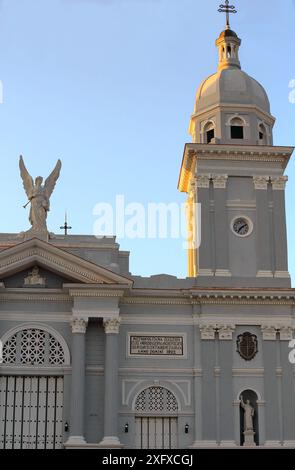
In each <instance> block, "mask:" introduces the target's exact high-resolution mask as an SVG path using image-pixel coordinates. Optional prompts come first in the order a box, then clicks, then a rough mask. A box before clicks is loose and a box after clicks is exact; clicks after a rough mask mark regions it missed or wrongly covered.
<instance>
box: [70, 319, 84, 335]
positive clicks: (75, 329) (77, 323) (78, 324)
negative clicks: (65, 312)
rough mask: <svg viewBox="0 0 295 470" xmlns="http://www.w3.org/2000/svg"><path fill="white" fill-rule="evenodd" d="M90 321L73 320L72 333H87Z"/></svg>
mask: <svg viewBox="0 0 295 470" xmlns="http://www.w3.org/2000/svg"><path fill="white" fill-rule="evenodd" d="M87 325H88V320H87V319H85V318H72V320H71V327H72V333H83V334H85V333H86V329H87Z"/></svg>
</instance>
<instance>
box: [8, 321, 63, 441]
mask: <svg viewBox="0 0 295 470" xmlns="http://www.w3.org/2000/svg"><path fill="white" fill-rule="evenodd" d="M2 344H3V354H2V355H3V362H2V366H1V368H0V449H57V448H62V446H63V391H64V378H63V367H64V366H65V365H67V364H69V362H70V358H69V351H68V349H67V347H66V346H65V343H64V341H63V340H62V339H61V337H59V335H58V333H56V335H55V333H54V331H51V329H49V328H48V329H47V331H46V329H43V328H42V327H40V326H39V327H23V328H19V329H16V330H14V331H13V332H10V333H8V334H6V335H5V337H4V338H3V339H2Z"/></svg>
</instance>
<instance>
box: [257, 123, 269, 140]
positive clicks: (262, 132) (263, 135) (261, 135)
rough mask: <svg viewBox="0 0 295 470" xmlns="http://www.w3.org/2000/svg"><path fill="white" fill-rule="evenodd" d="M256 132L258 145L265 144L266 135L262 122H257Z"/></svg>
mask: <svg viewBox="0 0 295 470" xmlns="http://www.w3.org/2000/svg"><path fill="white" fill-rule="evenodd" d="M258 133H259V144H260V145H266V144H267V135H266V128H265V125H264V124H262V123H261V124H259V128H258Z"/></svg>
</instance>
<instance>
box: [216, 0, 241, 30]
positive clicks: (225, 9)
mask: <svg viewBox="0 0 295 470" xmlns="http://www.w3.org/2000/svg"><path fill="white" fill-rule="evenodd" d="M218 11H219V13H226V29H230V24H229V15H230V13H237V10H236V7H235V5H230V4H229V0H225V5H219V9H218Z"/></svg>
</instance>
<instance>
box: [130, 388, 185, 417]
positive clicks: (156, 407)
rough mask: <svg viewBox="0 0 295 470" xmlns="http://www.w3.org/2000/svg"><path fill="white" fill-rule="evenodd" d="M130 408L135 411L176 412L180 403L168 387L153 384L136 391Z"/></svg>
mask: <svg viewBox="0 0 295 470" xmlns="http://www.w3.org/2000/svg"><path fill="white" fill-rule="evenodd" d="M145 406H146V409H145ZM132 410H133V411H134V412H136V413H153V414H154V413H155V414H158V413H160V414H161V413H165V414H166V413H173V414H178V413H179V411H180V403H179V400H178V398H177V396H176V395H175V393H174V392H172V391H171V390H170V389H169V388H167V387H166V386H162V385H159V384H153V385H150V386H148V387H143V388H142V390H140V391H138V393H137V394H136V396H135V397H134V400H133V404H132Z"/></svg>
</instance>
